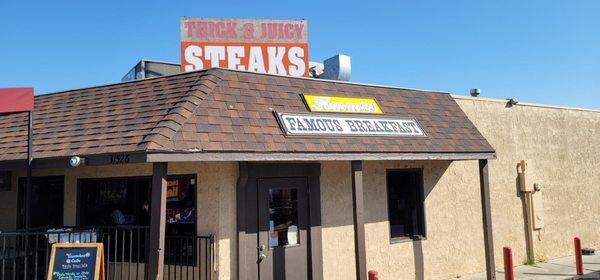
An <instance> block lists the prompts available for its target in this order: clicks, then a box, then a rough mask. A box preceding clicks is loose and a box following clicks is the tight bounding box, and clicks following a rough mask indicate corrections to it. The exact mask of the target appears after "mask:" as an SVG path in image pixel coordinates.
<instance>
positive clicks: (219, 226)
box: [0, 162, 238, 279]
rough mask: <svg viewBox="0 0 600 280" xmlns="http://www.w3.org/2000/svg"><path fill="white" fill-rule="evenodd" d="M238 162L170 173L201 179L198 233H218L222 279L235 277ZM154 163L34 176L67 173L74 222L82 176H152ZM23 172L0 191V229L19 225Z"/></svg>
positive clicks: (67, 214)
mask: <svg viewBox="0 0 600 280" xmlns="http://www.w3.org/2000/svg"><path fill="white" fill-rule="evenodd" d="M237 173H238V165H237V163H234V162H222V163H171V164H169V175H177V174H196V176H197V178H198V192H197V195H198V209H197V210H198V211H197V215H198V219H197V221H198V234H200V235H207V234H214V235H215V243H216V246H215V250H216V252H217V255H216V258H217V260H216V265H215V266H216V267H215V269H217V270H219V271H220V276H221V277H222V278H221V279H235V278H236V277H237V276H236V268H237V263H236V259H237V258H236V257H235V256H234V257H232V254H235V252H236V250H237V249H236V246H237V243H236V242H237V241H236V228H235V226H236V221H235V186H236V182H237V177H238V175H237ZM151 174H152V165H151V164H128V165H123V166H119V167H115V166H101V167H79V168H71V169H56V170H52V169H46V170H35V171H34V173H33V175H34V176H50V175H63V176H65V197H64V209H65V211H64V223H65V225H75V223H76V217H77V216H76V209H77V180H78V179H83V178H109V177H127V176H151ZM23 176H25V173H24V172H16V173H15V174H13V188H12V190H11V191H10V192H0V211H2V212H1V213H3V215H0V230H4V231H6V230H12V229H14V228H15V227H16V210H15V209H16V208H17V187H16V185H17V180H18V179H17V178H18V177H23Z"/></svg>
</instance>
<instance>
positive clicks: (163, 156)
mask: <svg viewBox="0 0 600 280" xmlns="http://www.w3.org/2000/svg"><path fill="white" fill-rule="evenodd" d="M495 158H496V153H149V154H148V155H147V161H148V162H186V161H187V162H193V161H319V160H324V161H349V160H479V159H495Z"/></svg>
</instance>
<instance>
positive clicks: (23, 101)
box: [0, 88, 33, 114]
mask: <svg viewBox="0 0 600 280" xmlns="http://www.w3.org/2000/svg"><path fill="white" fill-rule="evenodd" d="M30 111H33V88H0V114H5V113H15V112H30Z"/></svg>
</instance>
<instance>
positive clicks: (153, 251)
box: [146, 162, 167, 280]
mask: <svg viewBox="0 0 600 280" xmlns="http://www.w3.org/2000/svg"><path fill="white" fill-rule="evenodd" d="M150 207H151V210H150V244H149V246H148V247H149V250H148V269H147V271H148V277H147V278H146V279H151V280H161V279H163V278H162V275H163V267H164V259H165V252H164V248H165V222H166V212H167V163H166V162H155V163H153V164H152V201H151V204H150Z"/></svg>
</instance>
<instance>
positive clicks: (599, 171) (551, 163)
mask: <svg viewBox="0 0 600 280" xmlns="http://www.w3.org/2000/svg"><path fill="white" fill-rule="evenodd" d="M455 99H456V101H457V103H458V104H459V106H460V107H461V108H462V110H463V111H464V112H465V113H466V114H467V116H468V117H469V119H470V120H471V121H472V122H473V123H474V124H475V126H476V127H477V128H478V129H479V131H481V133H482V134H483V135H484V136H485V137H486V138H487V139H488V141H489V142H490V143H491V145H492V146H493V147H494V148H495V149H496V152H497V154H498V159H496V160H492V161H490V166H489V168H490V169H489V170H490V188H491V194H492V219H493V231H494V247H495V250H496V251H495V252H496V263H497V265H500V264H501V260H502V252H501V249H502V247H503V246H511V247H512V248H513V254H514V255H515V262H517V263H521V262H522V261H523V260H525V259H526V253H525V224H524V220H523V217H524V214H523V213H524V212H523V201H522V196H521V194H520V193H519V192H518V191H517V190H518V187H517V163H518V162H519V161H520V160H525V161H526V162H527V169H526V178H527V184H528V185H533V184H534V183H539V184H541V186H542V192H541V193H542V201H543V203H542V204H543V207H542V209H543V213H544V214H543V222H544V224H545V226H544V227H543V228H542V229H541V230H536V231H534V249H535V253H536V258H538V259H552V258H556V257H561V256H567V255H572V254H573V237H575V236H579V237H581V238H582V240H583V243H584V244H583V245H584V247H595V248H598V247H599V246H600V233H599V231H598V229H600V220H599V219H598V215H600V203H598V198H599V197H600V160H598V159H599V158H600V149H599V147H600V111H594V110H578V109H574V108H559V107H544V106H538V105H530V104H527V105H516V106H513V107H507V106H506V103H505V102H502V101H497V100H480V99H476V98H469V97H455ZM536 195H537V194H536ZM481 269H483V267H481V268H480V270H481Z"/></svg>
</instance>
